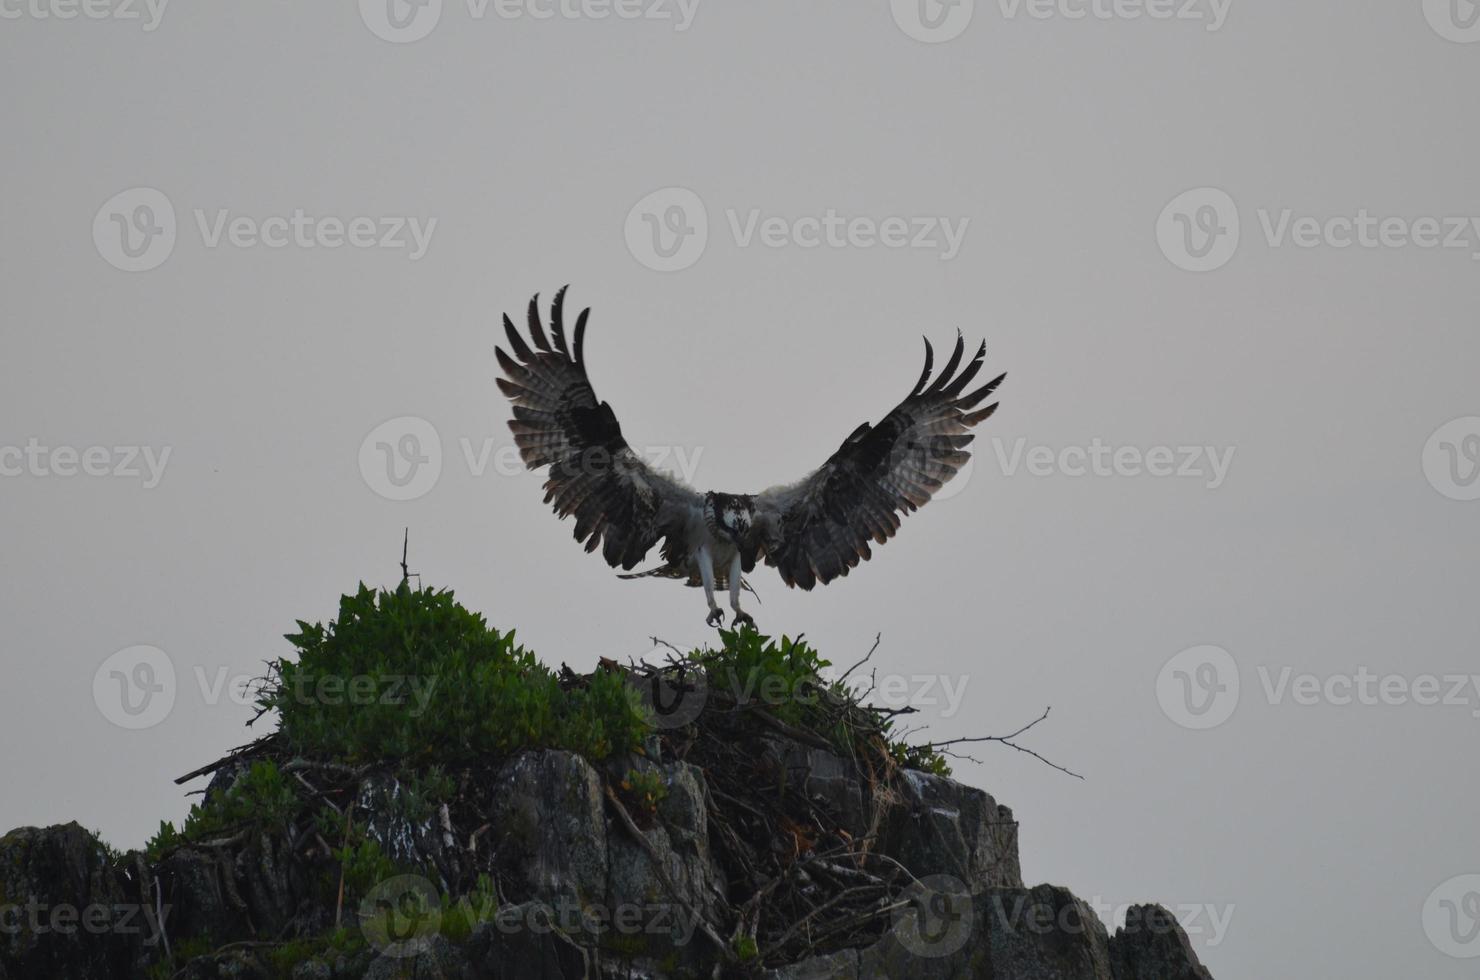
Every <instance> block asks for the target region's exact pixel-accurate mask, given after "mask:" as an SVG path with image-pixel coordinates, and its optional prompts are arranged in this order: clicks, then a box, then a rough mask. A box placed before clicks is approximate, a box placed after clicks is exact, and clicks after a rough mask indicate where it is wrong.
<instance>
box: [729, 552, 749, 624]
mask: <svg viewBox="0 0 1480 980" xmlns="http://www.w3.org/2000/svg"><path fill="white" fill-rule="evenodd" d="M742 571H743V569H742V568H741V567H740V555H739V554H738V553H737V554H736V555H735V557H734V558H732V559H730V608H731V609H733V610H735V620H734V622H735V625H736V626H749V627H750V628H751V629H754V628H755V620H753V619H751V618H750V613H748V612H746V611H745V610H743V609H741V608H740V573H741V572H742Z"/></svg>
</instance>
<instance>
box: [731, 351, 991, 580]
mask: <svg viewBox="0 0 1480 980" xmlns="http://www.w3.org/2000/svg"><path fill="white" fill-rule="evenodd" d="M986 354H987V347H986V344H985V343H983V344H982V345H981V346H979V347H978V348H977V349H976V352H975V354H974V355H973V356H972V357H971V359H970V360H969V361H967V362H966V365H965V367H964V368H963V367H962V361H963V360H964V359H965V357H966V342H965V339H964V338H963V337H962V336H961V335H960V334H959V333H958V334H957V336H956V345H955V347H954V348H953V349H952V351H951V354H950V357H949V358H948V359H947V360H946V362H945V364H944V365H943V366H942V367H941V370H940V372H939V373H938V374H935V375H934V380H933V381H932V380H931V379H932V370H933V367H934V363H935V351H934V349H933V348H932V347H931V345H930V340H929V339H928V338H927V339H926V341H925V369H924V371H922V372H921V374H920V380H919V381H917V382H916V383H915V386H914V388H912V389H911V390H910V393H909V395H908V396H907V397H906V398H905V400H904V401H902V402H900V403H899V404H898V405H897V406H895V408H894V410H893V411H891V412H890V413H889V414H888V415H886V416H884V418H883V419H882V420H881V421H880V422H879V423H878V424H877V425H869V424H868V423H865V424H863V425H861V426H859V427H858V428H857V429H855V430H853V432H852V434H851V435H849V436H848V438H847V439H845V440H844V441H843V444H842V445H841V446H839V447H838V450H837V452H835V453H833V454H832V456H831V457H830V458H829V459H828V460H827V462H826V463H824V464H822V466H821V467H820V468H818V469H817V470H816V471H815V472H813V473H812V474H811V475H810V476H808V477H807V478H806V479H804V480H802V481H800V482H799V483H794V484H791V485H789V486H783V487H773V488H771V489H770V490H766V491H764V492H763V493H760V494H758V495H757V496H756V500H755V512H756V513H755V520H754V523H753V525H752V531H751V538H750V541H749V544H750V547H751V549H752V551H753V555H752V557H764V559H765V561H766V563H767V564H769V565H772V566H774V567H775V568H776V569H777V571H779V572H780V573H781V577H782V579H783V580H784V581H785V582H786V584H787V585H792V586H797V587H800V588H802V589H811V588H813V587H814V586H816V585H817V583H819V582H821V583H823V584H824V585H825V584H826V583H828V582H830V581H832V580H833V579H835V578H841V577H842V576H844V575H847V574H848V572H849V571H850V570H852V569H853V568H855V567H856V566H857V565H858V564H859V562H862V561H868V559H869V558H870V557H871V556H872V554H873V551H872V548H871V547H870V542H872V543H873V544H874V545H883V544H885V543H887V542H888V541H889V539H890V538H892V537H894V535H895V534H896V533H897V532H898V531H899V528H900V524H901V517H902V515H904V514H908V513H911V512H913V511H915V510H918V509H919V508H921V507H923V506H925V504H927V503H929V501H930V498H931V497H932V496H933V495H934V494H935V493H936V491H938V490H940V488H941V487H942V486H944V485H945V484H946V483H947V482H949V481H950V480H951V478H952V477H954V476H955V475H956V474H957V473H958V472H960V470H961V468H962V467H963V466H965V465H966V462H967V460H968V459H970V458H971V454H970V453H969V452H968V451H967V447H968V446H969V445H971V442H972V440H973V439H974V438H975V437H976V436H975V433H973V432H970V431H969V430H970V429H971V427H972V426H974V425H976V424H977V423H978V422H981V421H983V420H984V419H986V418H989V417H990V416H991V414H992V413H993V412H994V411H996V409H997V403H996V402H994V403H992V404H990V405H988V406H986V407H985V408H982V409H979V410H976V411H973V409H975V408H976V406H977V405H978V404H980V403H981V402H982V401H983V400H984V399H986V398H987V397H988V396H990V395H991V394H992V393H993V392H994V391H996V390H997V387H998V386H999V385H1000V384H1001V383H1002V381H1003V379H1004V378H1006V377H1007V376H1006V375H1005V374H1004V375H999V376H998V377H997V378H995V379H993V380H992V381H989V382H987V383H986V384H984V385H982V386H981V387H980V388H977V389H976V390H974V391H970V392H968V391H967V389H968V388H969V387H970V385H971V383H972V382H973V381H975V380H976V377H977V375H978V374H979V373H980V372H981V369H982V365H983V363H984V362H985V359H986ZM958 370H959V373H958Z"/></svg>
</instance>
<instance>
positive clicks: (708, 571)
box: [698, 548, 725, 626]
mask: <svg viewBox="0 0 1480 980" xmlns="http://www.w3.org/2000/svg"><path fill="white" fill-rule="evenodd" d="M698 561H699V578H701V579H703V581H704V598H705V599H706V600H708V602H709V615H708V616H707V617H705V619H704V622H706V623H708V624H709V625H710V626H718V625H720V624H721V623H723V622H724V621H725V611H724V610H723V609H721V608H720V607H719V604H718V603H717V602H715V601H714V559H713V558H712V557H711V556H710V554H709V549H708V548H700V549H699V555H698Z"/></svg>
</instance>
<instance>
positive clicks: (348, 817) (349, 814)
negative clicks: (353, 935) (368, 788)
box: [334, 806, 355, 929]
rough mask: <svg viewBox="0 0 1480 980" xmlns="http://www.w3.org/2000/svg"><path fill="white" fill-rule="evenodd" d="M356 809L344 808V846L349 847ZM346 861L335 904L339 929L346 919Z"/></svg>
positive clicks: (335, 925) (340, 863) (341, 871)
mask: <svg viewBox="0 0 1480 980" xmlns="http://www.w3.org/2000/svg"><path fill="white" fill-rule="evenodd" d="M354 815H355V811H354V808H353V807H350V806H346V807H345V808H344V846H345V847H346V848H348V847H349V831H350V827H351V825H352V824H351V821H353V820H354ZM344 864H345V862H344V861H340V862H339V901H338V902H337V903H336V904H335V906H334V928H335V929H338V928H339V926H340V923H341V922H342V921H343V920H344Z"/></svg>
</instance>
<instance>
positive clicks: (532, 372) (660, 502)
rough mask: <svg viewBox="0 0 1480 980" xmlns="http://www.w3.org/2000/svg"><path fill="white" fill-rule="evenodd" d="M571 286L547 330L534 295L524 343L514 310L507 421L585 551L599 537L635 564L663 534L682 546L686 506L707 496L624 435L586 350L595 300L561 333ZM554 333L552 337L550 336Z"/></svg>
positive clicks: (504, 363)
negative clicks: (568, 333) (595, 381)
mask: <svg viewBox="0 0 1480 980" xmlns="http://www.w3.org/2000/svg"><path fill="white" fill-rule="evenodd" d="M564 304H565V289H564V288H562V289H561V290H560V292H558V293H556V294H555V302H554V304H553V305H552V307H551V310H550V335H549V337H546V335H545V330H544V327H543V326H542V325H541V323H540V311H539V296H535V297H534V299H532V300H530V301H529V337H530V341H531V342H532V344H533V346H532V347H531V344H530V343H526V342H525V340H524V338H523V337H522V336H520V334H519V331H518V330H516V329H515V328H514V324H513V323H512V322H510V320H509V318H508V316H507V315H506V316H505V317H504V332H505V333H506V334H508V338H509V347H510V349H511V350H512V351H513V356H512V357H511V356H509V354H507V353H505V352H504V350H503V349H502V348H496V353H497V355H498V363H499V366H500V367H501V368H503V371H504V374H506V375H507V376H508V377H507V380H506V379H505V378H499V379H498V386H499V390H501V391H502V392H503V393H504V394H505V395H507V396H508V397H509V400H510V401H512V402H513V403H514V417H513V419H511V420H510V421H509V428H510V429H512V430H513V431H514V442H515V443H516V444H517V445H518V446H519V455H520V456H521V457H522V458H523V460H524V464H525V465H526V466H528V467H529V468H530V469H531V470H535V469H539V468H540V467H541V466H548V467H550V478H549V479H548V480H546V481H545V503H547V504H552V505H553V506H554V508H555V513H556V514H558V515H560V517H562V518H565V517H568V516H570V515H572V514H574V515H575V518H576V527H575V537H576V540H577V541H583V542H585V544H586V550H587V551H595V550H596V549H597V547H598V546H599V547H600V548H601V555H602V557H603V558H605V559H606V563H607V564H608V565H611V566H612V567H614V568H615V567H618V566H620V567H621V568H624V569H632V568H635V567H636V566H637V564H638V562H640V561H642V559H643V556H644V555H646V554H647V553H648V551H649V550H650V549H651V548H652V547H653V545H654V544H656V543H657V542H658V540H659V539H661V538H665V537H666V538H667V539H668V542H667V544H666V545H665V547H664V553H665V555H667V554H670V553H675V554H676V553H677V551H678V550H681V549H682V537H683V532H684V521H685V515H686V514H687V513H688V511H689V509H690V508H694V507H699V506H701V505H702V503H703V500H702V498H701V497H700V496H699V494H697V493H696V492H694V491H693V490H691V489H690V488H688V487H686V486H684V485H683V484H682V483H680V482H678V481H677V480H674V479H672V478H671V477H668V476H665V475H663V474H661V473H658V472H657V471H655V470H653V469H652V468H651V467H649V466H648V465H647V464H646V463H644V462H643V461H642V459H641V458H640V457H638V455H637V454H636V453H634V452H633V451H632V449H631V447H630V446H628V445H627V441H626V440H625V439H623V438H622V427H621V426H620V425H619V424H618V423H617V417H616V415H615V414H614V413H613V412H612V409H611V406H610V405H608V404H607V403H606V402H603V401H597V399H596V394H595V392H593V391H592V390H591V381H590V379H588V378H587V377H586V362H585V359H584V357H583V355H582V351H583V349H584V341H585V339H586V320H587V318H588V317H589V316H590V314H591V311H590V309H585V310H582V311H581V314H580V316H578V317H577V318H576V325H575V333H574V335H573V337H572V342H571V344H570V345H569V346H567V344H566V340H565V321H564V315H563V313H564ZM552 340H553V342H554V343H553V346H552V344H551V341H552Z"/></svg>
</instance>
